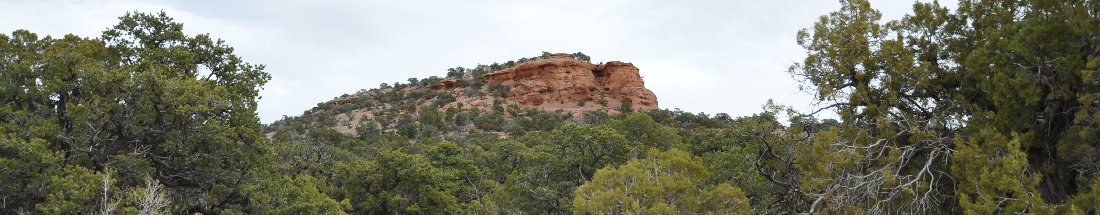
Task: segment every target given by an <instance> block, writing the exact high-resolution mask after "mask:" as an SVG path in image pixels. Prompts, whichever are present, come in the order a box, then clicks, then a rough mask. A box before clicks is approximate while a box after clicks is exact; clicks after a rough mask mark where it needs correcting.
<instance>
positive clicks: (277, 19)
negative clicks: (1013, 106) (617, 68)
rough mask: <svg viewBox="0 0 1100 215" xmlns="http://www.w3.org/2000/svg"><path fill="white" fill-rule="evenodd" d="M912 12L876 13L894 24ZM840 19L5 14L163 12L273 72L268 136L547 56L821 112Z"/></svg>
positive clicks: (532, 7) (651, 13)
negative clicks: (357, 97)
mask: <svg viewBox="0 0 1100 215" xmlns="http://www.w3.org/2000/svg"><path fill="white" fill-rule="evenodd" d="M912 3H913V1H912V0H893V1H890V0H872V1H871V4H872V7H874V8H876V9H878V10H880V11H881V12H883V14H884V16H883V18H884V19H886V20H889V19H896V18H900V17H901V16H903V15H904V14H905V13H907V12H908V11H911V8H912ZM941 4H942V5H947V6H949V7H951V8H953V7H954V5H955V4H956V3H955V1H953V0H949V1H941ZM839 8H840V4H839V3H838V2H837V1H831V0H812V1H809V0H802V1H794V0H766V1H759V0H744V1H734V0H718V1H625V0H623V1H592V0H585V1H266V0H254V1H232V2H230V1H221V0H190V1H188V0H180V1H131V0H112V1H85V0H72V1H43V0H0V33H4V34H10V33H11V32H12V31H14V30H16V29H27V30H30V31H31V32H35V33H38V34H39V35H40V36H42V35H52V36H54V37H59V36H62V35H64V34H68V33H73V34H76V35H80V36H83V37H98V36H99V35H100V34H101V32H102V31H103V30H105V29H106V28H108V27H110V26H113V25H114V24H116V23H117V18H118V17H119V16H122V15H124V14H125V13H126V12H127V11H135V10H137V11H142V12H150V13H151V12H158V11H161V10H163V11H165V12H167V13H168V15H169V16H171V17H173V18H175V20H176V21H177V22H181V23H183V24H184V31H185V32H186V33H188V34H191V35H193V34H197V33H210V35H211V36H213V37H217V38H222V39H224V40H226V42H227V43H228V44H229V45H230V46H232V47H234V48H236V53H237V55H239V56H241V57H243V58H244V59H245V60H246V61H248V62H251V63H256V64H265V65H267V69H266V71H267V72H268V73H271V76H272V80H271V82H269V83H268V84H267V85H266V86H264V90H263V91H262V92H261V93H260V95H261V96H262V98H261V99H260V100H259V105H260V106H259V116H260V119H261V121H262V122H263V123H270V122H272V121H274V120H278V119H280V118H282V116H283V115H286V116H296V115H300V114H302V112H303V111H305V110H307V109H309V108H312V107H314V106H316V105H317V103H319V102H325V101H328V100H330V99H332V98H334V97H337V96H340V95H342V94H345V93H348V94H350V93H354V92H356V91H358V90H360V89H371V88H376V87H377V86H378V85H379V84H380V83H393V82H405V81H406V79H408V78H410V77H417V78H426V77H429V76H432V75H437V76H445V74H446V69H447V68H451V67H455V66H463V67H473V66H475V65H477V64H479V63H481V64H490V63H493V62H506V61H508V60H514V59H518V58H521V57H530V56H535V55H539V54H541V53H542V51H548V52H568V53H573V52H578V51H579V52H584V53H585V54H588V55H589V56H592V61H593V62H604V61H613V60H618V61H624V62H632V63H634V65H635V66H637V67H638V68H639V69H640V70H641V71H640V72H641V75H642V76H643V77H644V79H645V81H646V87H648V88H649V89H651V90H653V92H654V93H655V94H656V95H657V98H658V100H659V103H660V107H661V108H666V109H674V108H680V109H682V110H684V111H689V112H696V113H698V112H706V113H707V114H711V115H713V114H715V113H729V114H730V115H733V116H743V115H751V114H753V113H759V112H760V111H761V105H763V104H764V103H765V102H767V100H768V99H774V100H775V101H776V102H777V103H780V104H785V105H791V106H794V107H796V108H799V109H810V108H811V106H810V105H811V102H810V101H811V99H812V96H810V95H808V94H807V93H804V92H801V91H799V90H798V85H797V82H795V81H794V80H793V79H792V78H791V77H790V75H789V74H788V73H786V72H785V71H786V70H787V68H788V67H789V66H790V65H792V64H793V63H794V62H798V61H801V59H802V58H803V57H804V56H805V50H803V49H802V48H801V47H799V46H798V45H797V44H796V41H795V34H796V32H798V30H799V29H801V28H806V27H810V26H811V25H813V23H814V22H815V21H816V20H817V19H818V17H819V16H821V15H824V14H826V13H828V12H831V11H835V10H837V9H839Z"/></svg>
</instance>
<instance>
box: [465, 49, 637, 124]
mask: <svg viewBox="0 0 1100 215" xmlns="http://www.w3.org/2000/svg"><path fill="white" fill-rule="evenodd" d="M484 77H485V80H487V81H489V82H492V83H498V84H502V85H505V86H511V90H509V91H508V94H507V97H506V99H507V100H509V101H510V102H514V103H517V104H520V105H524V106H529V107H537V108H539V109H543V110H557V109H562V110H566V111H568V112H579V111H584V110H592V109H599V108H601V107H602V105H601V104H600V103H599V100H600V99H605V100H607V107H619V106H620V105H621V104H622V103H626V102H630V103H631V106H632V107H633V108H634V109H636V110H649V109H657V108H658V107H657V96H656V95H654V94H653V91H650V90H649V89H646V88H645V81H643V80H642V77H641V75H639V74H638V67H634V64H631V63H624V62H619V61H611V62H607V63H602V64H598V65H596V64H592V63H589V62H585V61H581V60H576V59H573V58H572V57H571V56H569V55H565V54H555V55H551V56H550V57H549V58H542V59H537V60H532V61H527V62H524V63H522V64H520V65H517V66H515V67H512V68H508V69H504V70H501V71H498V72H494V73H489V74H485V76H484ZM581 100H585V101H586V102H585V105H584V107H578V106H577V104H578V102H579V101H581Z"/></svg>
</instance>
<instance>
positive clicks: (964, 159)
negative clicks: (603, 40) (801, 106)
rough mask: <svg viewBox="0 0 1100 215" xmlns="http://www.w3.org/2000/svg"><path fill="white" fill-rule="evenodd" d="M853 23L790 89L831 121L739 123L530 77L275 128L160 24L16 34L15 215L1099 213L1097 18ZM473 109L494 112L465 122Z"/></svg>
mask: <svg viewBox="0 0 1100 215" xmlns="http://www.w3.org/2000/svg"><path fill="white" fill-rule="evenodd" d="M841 3H842V8H841V9H840V10H839V11H837V12H833V13H830V14H827V15H826V16H823V17H822V19H820V20H819V21H818V22H817V23H816V24H815V25H814V26H813V27H812V28H808V29H803V30H802V31H800V32H799V34H798V35H799V36H798V43H799V44H800V45H802V46H803V47H804V48H806V50H807V52H808V53H807V54H808V55H807V57H806V59H805V60H804V61H802V62H801V63H798V64H796V65H794V66H792V67H791V69H790V71H789V72H790V73H791V74H792V75H793V76H794V77H795V78H797V79H799V80H800V81H802V83H803V84H804V86H803V87H804V88H805V89H807V90H809V91H810V92H812V93H813V94H814V95H816V96H817V102H818V103H819V104H821V105H820V106H821V107H822V109H820V110H815V111H812V112H809V113H802V112H798V111H795V110H792V109H790V108H786V107H783V106H780V105H774V104H771V103H769V104H765V105H764V110H763V111H762V112H761V113H759V114H755V115H753V116H742V117H732V116H729V115H726V114H717V115H714V116H711V115H708V114H704V113H698V114H694V113H688V112H683V111H679V110H647V111H641V112H637V111H632V110H630V108H624V107H619V110H620V111H622V112H624V113H623V114H616V115H610V114H608V113H607V112H604V111H601V110H596V111H590V112H586V113H583V114H580V116H573V115H570V114H564V113H561V112H546V111H541V110H537V109H531V108H525V107H521V106H516V105H507V104H506V102H505V101H504V100H501V99H500V98H499V95H503V94H501V92H505V91H507V89H508V86H489V84H485V82H484V80H481V81H480V82H479V80H478V78H479V77H481V76H480V74H485V73H488V72H492V71H496V70H499V69H503V68H507V67H505V66H508V65H512V66H514V65H515V64H516V61H512V62H511V63H505V64H493V65H479V66H476V67H474V69H466V68H461V67H456V68H453V69H450V70H448V78H449V79H461V80H460V81H459V82H460V83H459V84H456V86H459V87H461V89H459V90H455V91H440V90H433V89H431V86H432V85H434V84H436V83H438V82H439V81H442V80H443V79H444V78H438V77H432V78H428V79H415V78H414V79H410V80H409V82H408V83H394V84H393V85H388V84H384V85H383V86H381V87H380V88H379V89H374V90H364V91H363V92H360V93H357V94H356V95H348V96H347V97H345V98H348V97H351V96H358V99H357V100H354V101H351V102H349V103H341V104H339V105H334V104H328V103H322V104H318V106H317V107H316V108H313V109H311V110H309V111H306V112H305V113H304V114H303V115H301V116H295V117H284V119H282V120H280V121H278V122H276V123H272V124H270V125H266V126H265V125H260V124H259V123H258V120H257V119H256V115H255V97H256V92H257V89H258V88H259V87H260V86H262V85H263V83H264V82H266V80H268V78H269V77H268V75H267V74H266V73H263V72H262V69H263V66H262V65H253V64H248V63H245V62H242V61H240V59H239V58H238V57H236V56H235V55H233V54H232V48H230V47H227V46H225V45H224V44H223V43H222V42H221V41H214V40H211V39H210V37H209V36H207V35H195V36H187V35H184V34H182V32H181V31H180V29H181V28H182V25H180V24H178V23H174V22H172V20H171V19H170V18H168V17H167V16H165V15H164V14H163V13H161V14H141V13H136V14H128V15H126V16H124V17H122V18H121V22H120V24H119V25H117V26H115V27H113V28H111V29H108V30H107V31H105V32H104V35H103V36H102V37H101V38H98V39H88V38H79V37H76V36H72V35H69V36H66V37H64V38H61V39H53V38H49V37H47V38H38V37H37V36H36V35H34V34H32V33H30V32H26V31H16V32H14V33H12V35H11V36H8V35H0V53H3V55H0V71H2V72H3V79H2V80H0V99H2V101H3V103H2V104H0V199H2V200H3V201H0V213H5V214H8V213H47V214H72V213H80V214H85V213H122V214H133V213H154V214H156V213H190V212H203V213H208V214H220V213H225V214H240V213H249V214H252V213H274V214H345V213H354V214H461V213H465V214H542V213H557V214H571V213H576V214H604V213H640V214H657V213H662V214H664V213H720V214H748V213H761V214H794V213H812V214H819V213H825V214H833V213H852V214H865V213H874V214H878V213H929V214H947V213H951V214H957V213H972V214H1002V213H1034V214H1095V213H1097V212H1098V209H1097V208H1098V207H1100V189H1097V187H1098V186H1100V175H1097V172H1098V171H1100V105H1098V104H1097V102H1096V101H1100V46H1098V45H1097V44H1100V1H1046V0H1025V1H961V2H960V4H959V6H958V9H957V10H955V11H950V10H948V9H946V8H945V7H943V6H940V5H938V3H936V2H932V3H916V4H915V5H914V7H913V12H912V14H909V15H907V16H905V17H903V18H902V19H899V20H891V21H885V22H884V21H882V20H880V17H881V14H880V13H879V12H878V11H876V10H874V9H873V8H871V6H870V5H869V4H868V3H867V2H866V1H863V0H843V1H841ZM578 54H579V55H578ZM578 54H574V58H575V59H582V58H587V56H584V55H583V54H580V53H578ZM544 55H545V54H544ZM525 60H530V58H525V59H521V60H520V61H525ZM494 65H495V66H494ZM458 93H461V95H459V94H458ZM462 96H468V97H472V96H476V97H478V98H484V101H485V104H484V105H479V106H477V107H465V106H461V105H454V106H449V105H447V104H450V103H451V102H452V101H455V100H456V99H457V98H458V97H462ZM345 100H346V99H345ZM347 101H350V100H347ZM826 111H827V112H835V113H836V115H837V116H839V119H837V120H831V119H824V120H819V119H817V118H816V116H817V114H819V112H826ZM352 117H358V118H356V119H359V120H351V119H352ZM351 123H356V124H351ZM352 128H353V129H352ZM342 129H343V130H342ZM347 129H352V130H347ZM266 136H270V138H267V137H266Z"/></svg>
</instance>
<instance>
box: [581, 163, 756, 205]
mask: <svg viewBox="0 0 1100 215" xmlns="http://www.w3.org/2000/svg"><path fill="white" fill-rule="evenodd" d="M646 154H648V156H646V157H642V158H639V159H633V160H630V161H628V162H627V163H626V164H624V165H621V166H619V167H605V168H603V169H600V170H599V171H597V172H596V174H595V176H594V177H593V178H592V180H591V181H588V182H586V183H585V184H583V185H581V186H580V187H578V188H577V190H576V191H575V194H574V196H575V197H574V198H575V199H574V200H573V213H574V214H611V213H614V214H677V213H685V214H701V213H705V214H712V213H713V214H751V213H753V212H752V210H751V209H752V207H750V206H749V201H748V199H747V198H745V195H744V194H742V193H741V189H738V188H737V187H733V186H730V185H729V184H719V185H716V186H701V185H703V184H704V181H705V180H706V178H707V175H708V174H709V173H708V172H707V170H706V169H704V168H703V165H702V161H701V160H700V159H699V158H698V157H693V156H691V155H690V154H688V153H686V152H683V151H680V150H678V149H672V150H669V151H658V150H656V149H650V151H649V152H648V153H646Z"/></svg>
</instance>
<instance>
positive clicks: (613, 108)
mask: <svg viewBox="0 0 1100 215" xmlns="http://www.w3.org/2000/svg"><path fill="white" fill-rule="evenodd" d="M426 109H432V110H426ZM651 109H658V106H657V96H656V95H654V94H653V92H652V91H650V90H649V89H646V88H645V82H644V81H643V80H642V78H641V76H640V75H639V74H638V68H637V67H634V65H633V64H631V63H624V62H619V61H611V62H607V63H599V64H593V63H591V62H588V56H586V55H584V54H583V53H575V54H549V53H544V54H543V55H542V56H537V57H532V58H522V59H519V60H518V61H509V62H506V63H494V64H491V65H478V66H476V67H474V69H466V68H463V67H456V68H451V69H448V74H447V76H446V77H445V78H441V77H438V76H432V77H429V78H426V79H416V78H410V79H409V80H408V82H407V83H400V82H398V83H393V85H390V84H382V85H381V86H379V87H378V88H375V89H371V90H361V91H359V92H357V93H354V94H348V95H343V96H340V97H337V98H334V99H332V100H330V101H328V102H325V103H320V104H318V106H317V107H315V108H313V109H311V110H309V111H306V113H304V114H303V115H302V117H305V118H312V120H307V121H309V124H310V125H313V126H315V127H327V128H333V129H335V130H336V131H339V132H341V133H344V134H346V135H353V134H356V133H357V131H358V130H360V129H377V130H379V131H382V132H385V131H400V129H401V127H402V126H406V127H408V126H416V127H417V128H416V129H413V128H407V129H406V130H408V131H407V133H409V134H410V135H409V136H417V135H413V134H412V133H421V132H424V130H428V132H429V133H432V132H433V131H438V130H452V131H453V130H454V129H447V128H446V127H450V126H451V125H454V124H457V125H458V127H463V126H478V122H481V124H483V125H481V126H480V127H477V128H481V127H485V128H488V129H484V128H482V130H488V131H498V132H501V133H503V132H507V131H508V130H511V131H513V132H515V133H518V132H520V131H522V130H527V129H523V128H513V127H515V126H518V125H516V124H517V123H518V122H517V120H522V119H516V120H513V118H525V117H531V116H534V115H538V114H544V115H545V114H554V115H559V116H556V117H560V118H570V117H571V118H573V119H575V120H579V119H581V117H582V115H584V113H586V112H601V113H604V114H612V115H613V114H618V113H621V112H623V111H634V110H651ZM424 114H428V116H424ZM498 115H499V118H503V119H500V120H497V119H495V118H497V116H498ZM426 117H430V118H431V119H426ZM486 118H488V119H486ZM479 119H481V120H479ZM505 119H507V120H505ZM421 120H423V121H426V122H422V123H419V124H417V125H409V123H410V122H414V121H421ZM283 121H285V120H280V121H277V122H275V123H273V124H272V125H275V126H278V125H280V124H284V123H286V122H283ZM437 121H438V122H437ZM456 121H457V122H456ZM468 122H473V123H472V124H468ZM444 124H447V125H444ZM490 124H497V125H490ZM425 125H429V126H427V127H425ZM361 127H362V128H361ZM497 127H500V128H497ZM412 130H418V131H417V132H413V131H412ZM458 131H462V129H459V130H458ZM457 133H462V132H457ZM268 134H269V135H268V136H271V135H272V134H273V133H271V132H268Z"/></svg>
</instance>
